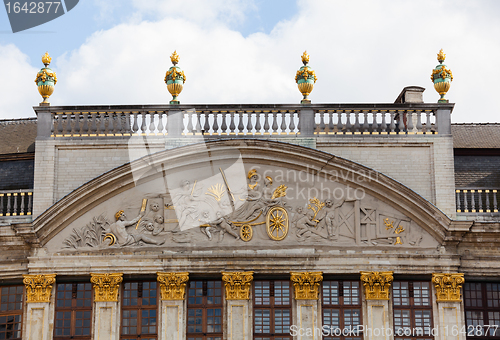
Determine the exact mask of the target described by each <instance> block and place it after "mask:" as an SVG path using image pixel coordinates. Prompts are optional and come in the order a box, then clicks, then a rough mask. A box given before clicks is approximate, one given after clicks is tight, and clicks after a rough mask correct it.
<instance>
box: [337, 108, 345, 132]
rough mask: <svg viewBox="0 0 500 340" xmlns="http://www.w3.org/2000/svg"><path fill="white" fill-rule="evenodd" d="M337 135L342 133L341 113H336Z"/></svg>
mask: <svg viewBox="0 0 500 340" xmlns="http://www.w3.org/2000/svg"><path fill="white" fill-rule="evenodd" d="M337 118H338V120H337V133H342V131H343V130H344V124H342V111H337Z"/></svg>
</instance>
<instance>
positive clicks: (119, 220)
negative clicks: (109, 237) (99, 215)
mask: <svg viewBox="0 0 500 340" xmlns="http://www.w3.org/2000/svg"><path fill="white" fill-rule="evenodd" d="M142 216H144V212H141V214H139V216H137V217H136V218H134V219H133V220H131V221H127V216H125V213H124V212H123V210H120V211H118V212H117V213H116V214H115V218H116V222H115V223H113V224H111V225H109V226H108V227H107V228H106V229H105V231H106V233H111V234H113V235H114V236H115V238H116V244H117V245H118V246H121V247H123V246H127V245H135V244H137V243H138V242H139V241H142V242H144V243H149V244H157V245H160V244H163V243H165V240H162V241H157V240H155V239H152V238H150V237H148V236H146V235H144V234H141V233H136V234H131V233H129V232H128V231H127V227H130V226H133V225H136V224H137V222H138V221H139V219H140V218H141V217H142Z"/></svg>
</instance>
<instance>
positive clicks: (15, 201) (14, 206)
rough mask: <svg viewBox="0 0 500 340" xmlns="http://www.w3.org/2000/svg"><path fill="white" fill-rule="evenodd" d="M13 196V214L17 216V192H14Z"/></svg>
mask: <svg viewBox="0 0 500 340" xmlns="http://www.w3.org/2000/svg"><path fill="white" fill-rule="evenodd" d="M12 195H13V198H14V204H13V207H12V216H17V212H18V209H17V196H18V195H17V192H15V193H13V194H12Z"/></svg>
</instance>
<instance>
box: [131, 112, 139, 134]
mask: <svg viewBox="0 0 500 340" xmlns="http://www.w3.org/2000/svg"><path fill="white" fill-rule="evenodd" d="M137 114H138V112H132V117H133V119H134V124H133V125H132V132H133V133H136V132H137V131H139V123H138V122H137Z"/></svg>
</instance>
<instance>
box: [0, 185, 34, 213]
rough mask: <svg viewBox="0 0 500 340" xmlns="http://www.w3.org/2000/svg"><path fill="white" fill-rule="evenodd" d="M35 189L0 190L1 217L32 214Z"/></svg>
mask: <svg viewBox="0 0 500 340" xmlns="http://www.w3.org/2000/svg"><path fill="white" fill-rule="evenodd" d="M32 198H33V189H26V190H23V189H19V190H8V191H4V190H1V191H0V218H2V217H9V218H10V217H13V216H25V215H31V213H32V211H33V200H32Z"/></svg>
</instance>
